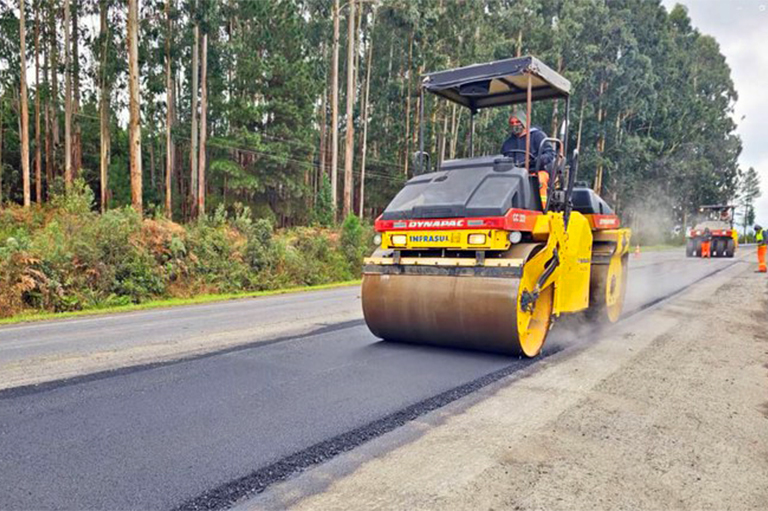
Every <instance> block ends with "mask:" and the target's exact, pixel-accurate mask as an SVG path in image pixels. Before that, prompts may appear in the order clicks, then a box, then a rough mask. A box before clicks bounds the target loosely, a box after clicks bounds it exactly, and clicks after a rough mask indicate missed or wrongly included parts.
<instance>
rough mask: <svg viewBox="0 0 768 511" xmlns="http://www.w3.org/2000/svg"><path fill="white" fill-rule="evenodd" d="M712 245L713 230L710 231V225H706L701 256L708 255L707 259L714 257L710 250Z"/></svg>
mask: <svg viewBox="0 0 768 511" xmlns="http://www.w3.org/2000/svg"><path fill="white" fill-rule="evenodd" d="M711 247H712V232H710V230H709V227H706V228H705V229H704V237H703V238H702V240H701V257H702V258H704V257H706V258H707V259H710V258H711V257H712V252H711V251H710V249H711Z"/></svg>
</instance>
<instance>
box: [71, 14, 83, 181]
mask: <svg viewBox="0 0 768 511" xmlns="http://www.w3.org/2000/svg"><path fill="white" fill-rule="evenodd" d="M79 14H80V0H74V4H73V6H72V121H71V122H72V130H73V131H74V133H73V134H72V169H73V173H74V176H75V177H79V176H80V170H81V169H82V167H83V132H82V127H81V126H80V119H79V117H78V115H79V114H80V29H79V23H78V20H79V19H80V15H79Z"/></svg>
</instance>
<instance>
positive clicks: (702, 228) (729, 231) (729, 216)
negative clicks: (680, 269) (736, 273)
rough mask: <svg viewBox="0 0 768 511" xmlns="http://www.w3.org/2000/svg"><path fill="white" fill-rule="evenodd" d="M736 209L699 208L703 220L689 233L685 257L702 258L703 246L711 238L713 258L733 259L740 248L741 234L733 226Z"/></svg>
mask: <svg viewBox="0 0 768 511" xmlns="http://www.w3.org/2000/svg"><path fill="white" fill-rule="evenodd" d="M735 209H736V206H731V205H716V206H701V207H699V213H700V217H701V219H700V220H699V221H698V223H697V224H696V225H695V226H694V227H693V229H691V230H690V232H689V233H688V241H687V242H686V245H685V255H686V256H688V257H701V252H702V250H701V245H702V243H703V242H704V241H706V239H707V238H709V239H710V254H711V255H712V257H733V255H734V254H735V253H736V249H737V248H738V246H739V233H738V231H737V230H736V229H735V228H734V226H733V222H734V214H733V213H734V210H735Z"/></svg>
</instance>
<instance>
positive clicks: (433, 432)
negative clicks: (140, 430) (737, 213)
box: [241, 264, 768, 510]
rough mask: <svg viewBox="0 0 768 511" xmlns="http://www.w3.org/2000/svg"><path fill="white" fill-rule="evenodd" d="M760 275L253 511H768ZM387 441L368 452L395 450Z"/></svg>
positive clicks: (766, 348) (704, 285)
mask: <svg viewBox="0 0 768 511" xmlns="http://www.w3.org/2000/svg"><path fill="white" fill-rule="evenodd" d="M753 270H754V265H752V264H749V265H747V264H738V265H736V266H734V267H733V268H731V269H729V270H727V271H724V272H721V273H720V274H718V275H717V276H715V277H712V278H710V279H707V280H705V281H703V282H701V283H699V284H697V285H695V286H693V287H691V288H689V290H688V291H686V292H685V293H683V294H681V295H679V296H678V297H676V298H674V299H673V300H672V301H670V302H668V303H666V304H663V305H662V306H660V307H657V308H655V309H653V310H649V311H646V312H643V313H641V314H638V315H637V316H635V317H633V318H631V319H629V320H627V321H624V322H622V323H620V324H619V325H617V326H616V327H614V328H612V329H611V331H609V332H607V333H606V334H605V335H603V336H601V338H600V339H599V340H598V341H596V342H594V343H591V344H590V345H589V346H588V347H586V348H585V349H583V350H582V351H580V352H579V353H578V354H576V355H569V356H567V357H562V359H557V356H555V357H552V358H553V360H552V361H551V362H545V367H544V368H543V369H542V370H539V371H536V372H535V373H533V374H531V375H530V376H528V377H526V378H523V379H521V380H518V381H514V382H511V383H508V384H506V385H503V386H500V388H498V389H497V390H496V391H495V392H494V393H493V395H491V396H490V397H488V398H487V399H483V400H479V401H478V402H477V403H475V404H473V405H471V406H469V407H465V408H464V409H463V410H460V411H459V412H458V413H456V414H453V415H448V414H447V413H446V412H443V417H442V418H441V419H440V420H439V421H435V420H434V418H433V419H431V420H430V419H429V418H425V420H423V421H416V422H419V424H414V426H413V427H412V429H420V432H419V433H418V434H417V435H415V439H413V438H412V439H411V440H409V441H407V442H400V444H401V445H399V446H395V447H393V448H384V447H381V449H380V452H378V453H376V452H375V451H376V445H370V446H368V447H367V449H368V451H369V455H368V456H362V455H361V454H360V453H357V454H355V453H354V452H353V453H350V455H347V456H348V457H347V458H346V459H340V460H338V461H335V462H333V461H332V462H330V463H327V464H325V465H321V466H319V467H318V468H316V469H314V470H312V471H309V472H307V473H306V474H304V475H302V476H299V478H296V480H294V481H289V482H288V483H284V484H283V485H279V486H277V487H275V488H274V489H273V490H272V491H271V492H269V493H268V494H267V495H266V496H263V497H261V498H259V499H255V500H252V501H249V502H245V503H243V505H242V506H241V508H270V507H285V506H294V507H296V508H298V509H517V510H559V509H562V510H593V509H612V510H614V509H628V510H666V509H680V510H700V509H715V510H719V509H734V510H753V509H754V510H758V509H760V510H762V509H765V508H766V506H768V391H767V390H766V389H768V322H767V321H766V317H768V301H767V300H766V290H767V289H768V279H766V278H765V277H764V276H762V275H757V274H755V273H753ZM396 434H398V433H397V432H394V433H393V435H396ZM386 436H387V435H385V437H386ZM385 437H382V438H381V439H379V440H376V441H374V442H371V444H376V442H378V443H379V444H380V446H384V445H386V444H387V442H389V444H390V447H391V444H392V443H393V442H392V440H391V439H389V440H387V439H386V438H385ZM394 443H395V444H397V442H394ZM370 453H373V454H370ZM355 456H357V459H355ZM340 458H344V457H343V456H342V457H340ZM363 458H364V459H363ZM350 467H352V468H350ZM302 479H303V480H302ZM308 488H309V490H307V489H308ZM318 490H322V491H320V492H319V493H318Z"/></svg>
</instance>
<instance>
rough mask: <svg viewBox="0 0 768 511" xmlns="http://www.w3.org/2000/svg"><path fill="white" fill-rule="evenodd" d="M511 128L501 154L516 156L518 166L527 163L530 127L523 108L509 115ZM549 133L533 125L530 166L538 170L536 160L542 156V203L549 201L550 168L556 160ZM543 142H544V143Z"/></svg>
mask: <svg viewBox="0 0 768 511" xmlns="http://www.w3.org/2000/svg"><path fill="white" fill-rule="evenodd" d="M509 129H510V131H511V132H512V133H511V134H510V135H509V137H508V138H507V139H506V140H505V141H504V144H503V145H502V146H501V154H503V155H504V156H509V157H511V158H514V160H515V164H516V165H518V166H521V167H522V166H524V165H525V145H526V144H525V140H526V132H527V129H528V117H527V115H526V113H525V112H524V111H523V110H522V109H518V110H515V111H514V112H513V113H512V115H511V116H509ZM546 139H547V134H546V133H544V132H543V131H542V130H541V128H537V127H536V126H532V127H531V149H530V155H529V156H530V168H531V170H536V169H535V165H536V160H537V159H538V158H539V155H540V156H541V167H540V168H539V169H538V170H539V174H538V175H539V194H540V195H541V204H542V206H544V205H545V204H546V203H547V190H548V188H549V168H550V166H551V165H552V162H554V161H555V150H554V148H553V147H552V144H550V143H549V141H546ZM542 142H543V144H542Z"/></svg>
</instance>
